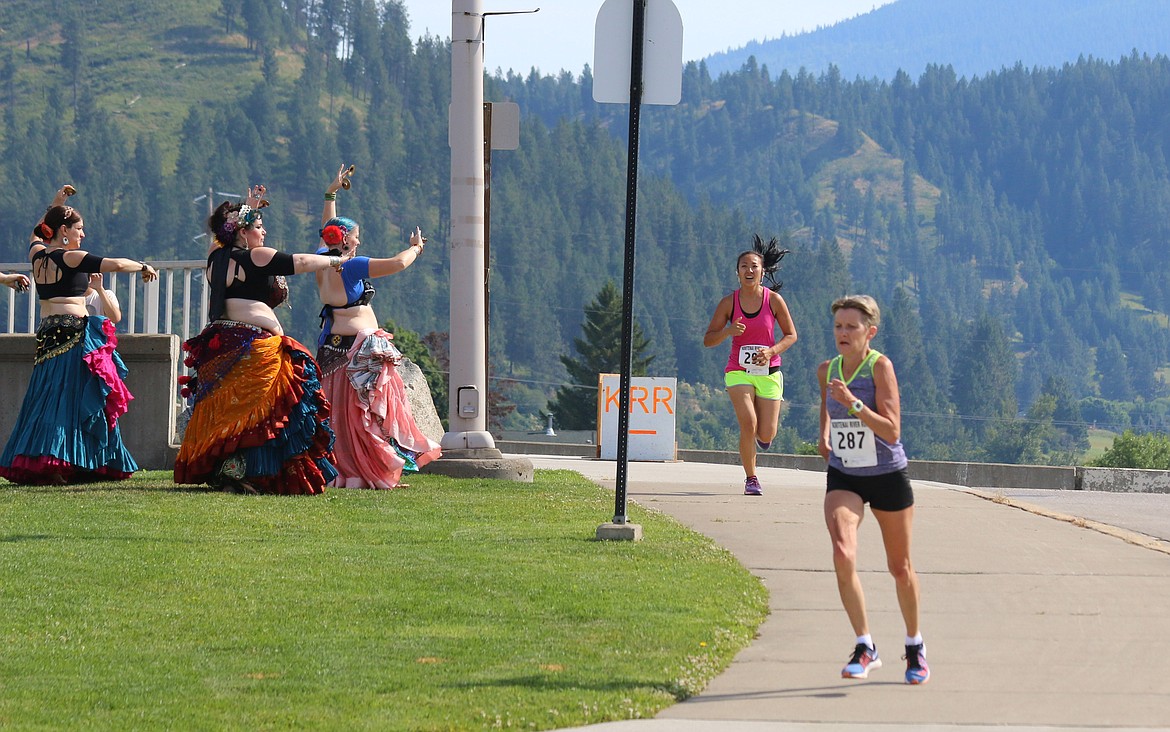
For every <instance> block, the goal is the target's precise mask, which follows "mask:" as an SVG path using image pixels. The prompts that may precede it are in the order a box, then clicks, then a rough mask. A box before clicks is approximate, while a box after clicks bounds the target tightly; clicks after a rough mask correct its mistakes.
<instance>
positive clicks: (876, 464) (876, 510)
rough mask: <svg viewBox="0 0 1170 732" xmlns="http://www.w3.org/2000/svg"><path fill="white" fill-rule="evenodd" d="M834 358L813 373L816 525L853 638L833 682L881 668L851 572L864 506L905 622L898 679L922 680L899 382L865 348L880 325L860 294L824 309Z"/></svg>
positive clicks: (873, 306) (925, 669)
mask: <svg viewBox="0 0 1170 732" xmlns="http://www.w3.org/2000/svg"><path fill="white" fill-rule="evenodd" d="M832 311H833V336H834V340H835V341H836V344H837V354H838V355H837V356H836V357H835V358H831V359H829V360H828V361H825V362H824V363H822V364H821V365H820V368H818V369H817V381H818V382H819V383H820V385H821V418H820V427H821V429H820V438H819V439H818V440H817V449H818V451H819V452H820V453H821V457H823V458H824V459H825V462H827V463H828V469H827V473H826V478H825V483H826V485H825V488H826V490H825V524H826V525H827V527H828V529H829V538H830V539H831V540H832V543H833V569H834V570H835V572H836V574H837V592H838V594H839V595H840V596H841V604H842V605H843V606H844V607H845V614H846V615H848V616H849V623H850V625H852V626H853V632H854V633H855V634H856V635H857V640H856V642H855V643H854V646H853V653H852V655H851V656H850V658H849V662H848V663H846V664H845V668H843V669H841V676H842V677H844V678H847V679H864V678H866V677H867V676H869V672H870V670H872V669H876V668H881V665H882V662H881V659H880V658H878V652H877V646H876V645H875V644H874V642H873V639H872V638H871V636H870V633H869V619H868V618H867V617H866V612H865V595H864V593H863V592H862V589H861V578H860V577H859V576H858V574H857V530H858V528H859V527H860V526H861V519H862V518H863V517H864V516H865V504H867V503H868V504H869V510H870V512H871V513H873V517H874V518H875V519H876V520H877V523H878V528H879V529H881V532H882V545H883V546H884V547H885V550H886V566H887V567H888V568H889V570H890V574H891V575H892V576H893V578H894V586H895V588H896V591H897V595H898V607H899V609H900V610H901V611H902V620H903V621H904V622H905V623H906V655H905V656H903V657H902V658H904V659H906V677H905V678H906V683H907V684H924V683H926V682H927V681H928V680H929V679H930V667H929V666H928V665H927V664H926V647H925V646H924V644H923V642H922V632H921V630H920V629H919V625H918V604H919V594H918V574H917V573H916V572H915V571H914V565H913V563H912V562H911V561H910V537H911V535H912V533H913V532H912V527H911V525H912V523H913V521H914V491H913V490H912V489H911V487H910V476H909V474H908V473H907V471H906V452H905V450H904V449H903V448H902V441H901V435H902V406H901V399H900V397H899V393H898V377H897V376H896V375H895V374H894V364H893V363H892V362H891V361H890V359H889V358H887V357H886V356H883V355H882V354H881V353H879V352H878V351H876V350H874V349H873V348H871V347H870V341H872V340H873V337H874V336H875V335H877V332H878V325H879V324H880V323H881V311H880V310H879V309H878V304H877V302H876V301H874V299H873V298H872V297H870V296H869V295H851V296H849V297H842V298H840V299H838V300H836V301H835V302H834V303H833V305H832Z"/></svg>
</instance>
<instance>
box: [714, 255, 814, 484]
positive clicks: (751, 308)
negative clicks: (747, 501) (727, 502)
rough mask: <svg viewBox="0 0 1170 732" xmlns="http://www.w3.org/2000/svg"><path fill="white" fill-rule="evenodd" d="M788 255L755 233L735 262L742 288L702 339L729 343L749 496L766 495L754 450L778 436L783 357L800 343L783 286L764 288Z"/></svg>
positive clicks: (727, 373) (728, 371)
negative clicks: (782, 294) (757, 473)
mask: <svg viewBox="0 0 1170 732" xmlns="http://www.w3.org/2000/svg"><path fill="white" fill-rule="evenodd" d="M787 253H788V250H787V249H781V248H780V247H779V245H778V243H777V241H776V239H775V238H772V239H771V240H770V241H769V242H768V243H767V244H765V243H764V241H763V240H762V239H761V238H760V237H759V236H758V235H757V236H756V237H755V239H754V242H753V244H752V248H751V249H750V250H748V251H746V252H743V253H742V254H740V255H739V257H738V258H737V260H736V274H737V276H738V277H739V289H738V290H736V291H735V292H733V293H731V294H730V295H727V296H726V297H724V298H723V299H722V300H720V301H719V305H718V306H716V308H715V315H713V316H712V317H711V324H710V325H708V326H707V332H706V334H704V335H703V345H704V346H706V347H708V348H711V347H714V346H717V345H719V344H720V343H723V342H724V341H726V340H727V339H728V338H730V339H731V353H730V354H729V356H728V359H727V367H726V368H725V369H724V374H723V380H724V383H725V384H726V386H727V395H728V396H729V397H731V405H732V407H733V408H734V409H735V418H736V421H737V422H739V457H740V460H741V461H742V463H743V471H744V474H745V475H746V478H745V479H744V487H743V492H744V495H748V496H758V495H761V494H762V493H763V489H762V488H761V487H760V481H759V478H757V477H756V450H757V448H758V449H759V450H767V449H768V447H769V446H770V445H771V444H772V438H774V437H775V436H776V427H777V425H778V424H779V421H780V404H781V402H782V401H783V400H784V374H782V373H781V372H780V354H782V353H784V352H785V351H787V350H788V349H789V348H791V347H792V344H793V343H796V326H795V325H793V323H792V315H790V314H789V312H788V304H787V303H785V302H784V298H782V297H780V293H779V292H776V291H775V290H779V289H780V285H779V284H775V283H774V284H773V286H772V288H771V289H769V288H768V287H765V286H764V276H765V275H768V276H769V279H771V275H772V274H773V273H774V272H775V271H776V269H777V268H778V266H779V264H780V260H781V259H782V258H783V257H784V255H785V254H787ZM773 282H774V280H773ZM777 326H779V328H780V339H779V340H777V339H776V328H777Z"/></svg>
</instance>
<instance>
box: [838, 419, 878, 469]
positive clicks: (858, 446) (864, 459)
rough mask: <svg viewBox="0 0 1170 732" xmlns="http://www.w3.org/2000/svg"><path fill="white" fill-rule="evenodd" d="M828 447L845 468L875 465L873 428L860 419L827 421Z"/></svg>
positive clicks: (875, 451)
mask: <svg viewBox="0 0 1170 732" xmlns="http://www.w3.org/2000/svg"><path fill="white" fill-rule="evenodd" d="M829 439H830V441H831V442H830V445H829V446H830V448H831V449H832V450H833V454H834V455H836V456H837V457H839V458H841V464H842V465H844V466H845V467H847V468H870V467H873V466H874V465H877V444H876V442H875V439H876V438H875V435H874V434H873V430H871V429H870V428H869V427H866V426H865V423H864V422H862V421H861V420H860V419H833V420H830V421H829Z"/></svg>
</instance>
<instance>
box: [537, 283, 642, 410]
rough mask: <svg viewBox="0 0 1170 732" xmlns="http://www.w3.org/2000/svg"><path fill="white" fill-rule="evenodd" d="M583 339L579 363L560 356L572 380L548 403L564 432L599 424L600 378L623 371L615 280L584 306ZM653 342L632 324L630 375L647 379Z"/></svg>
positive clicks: (578, 347)
mask: <svg viewBox="0 0 1170 732" xmlns="http://www.w3.org/2000/svg"><path fill="white" fill-rule="evenodd" d="M581 331H582V333H583V334H584V336H585V337H584V338H574V339H573V347H574V348H575V349H576V350H577V353H578V354H579V355H580V358H579V359H575V358H571V357H570V356H561V363H562V364H564V365H565V369H567V370H568V372H569V376H570V378H571V379H572V384H571V385H565V386H562V387H560V388H558V389H557V393H556V396H555V397H554V398H553V400H552V401H550V402H549V403H548V409H549V411H550V412H552V413H553V416H554V417H555V419H556V421H557V424H558V425H559V426H561V427H563V428H564V429H570V430H583V429H590V428H593V427H596V424H597V375H598V374H603V373H611V374H615V373H619V372H620V371H621V347H622V297H621V292H619V291H618V288H617V285H615V284H614V283H613V281H612V280H610V281H609V282H606V283H605V285H604V286H603V287H602V288H601V291H600V292H598V293H597V297H596V298H595V299H594V300H593V302H591V303H589V304H588V305H587V306H585V322H584V323H583V324H582V325H581ZM649 348H650V341H649V340H648V339H647V338H646V336H645V335H643V333H642V328H641V326H639V325H638V323H637V321H634V324H633V354H632V359H631V361H632V363H631V364H630V366H631V369H630V375H632V376H645V375H646V369H647V367H649V366H650V362H651V361H653V360H654V357H653V356H647V355H646V352H647V351H648V350H649Z"/></svg>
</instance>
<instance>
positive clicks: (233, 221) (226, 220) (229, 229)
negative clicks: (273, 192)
mask: <svg viewBox="0 0 1170 732" xmlns="http://www.w3.org/2000/svg"><path fill="white" fill-rule="evenodd" d="M267 205H268V201H261V202H260V206H259V207H257V208H252V207H251V206H249V205H248V204H246V203H245V204H244V205H242V206H240V208H239V209H238V210H236V211H231V212H229V213H227V214H225V215H224V217H223V224H221V225H220V227H219V231H218V232H217V233H218V234H220V235H222V236H221V238H222V239H232V238H234V237H235V234H236V232H237V231H238V230H240V229H246V228H248V227H249V226H252V225H253V224H255V223H256V220H257V219H259V218H260V216H261V213H260V209H262V208H264V207H265V206H267Z"/></svg>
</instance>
